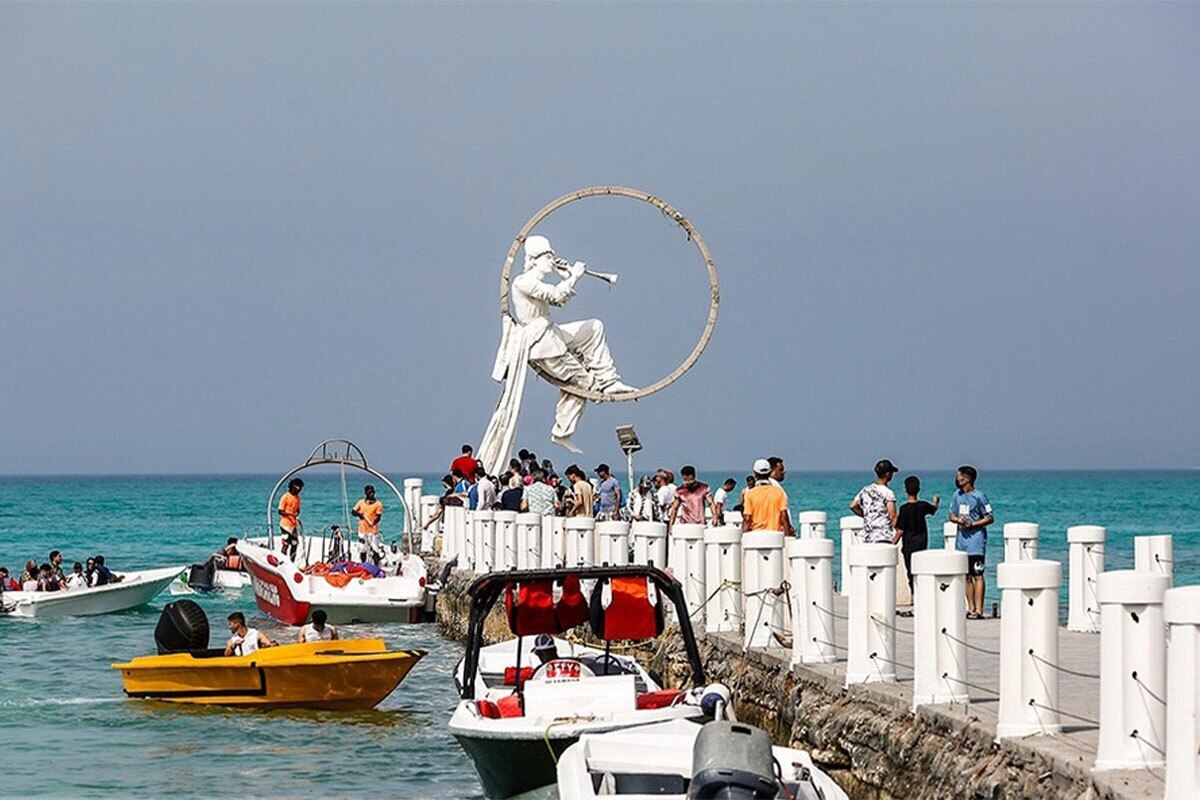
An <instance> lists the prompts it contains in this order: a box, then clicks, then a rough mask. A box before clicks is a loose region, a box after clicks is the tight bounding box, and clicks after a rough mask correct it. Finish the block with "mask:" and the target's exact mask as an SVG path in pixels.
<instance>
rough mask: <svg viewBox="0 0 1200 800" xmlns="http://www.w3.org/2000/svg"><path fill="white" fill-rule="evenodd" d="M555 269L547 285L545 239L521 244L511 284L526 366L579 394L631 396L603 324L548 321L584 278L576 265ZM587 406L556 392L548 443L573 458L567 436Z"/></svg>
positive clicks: (550, 267)
mask: <svg viewBox="0 0 1200 800" xmlns="http://www.w3.org/2000/svg"><path fill="white" fill-rule="evenodd" d="M559 263H560V265H561V262H559ZM560 268H561V269H563V270H564V271H565V275H564V277H563V278H562V280H560V281H558V282H557V283H547V282H546V278H548V277H549V276H550V274H551V273H552V272H555V270H556V264H555V259H554V248H552V247H551V246H550V240H549V239H547V238H546V237H545V236H530V237H529V238H527V239H526V240H525V272H524V273H522V274H521V275H518V276H517V277H516V278H515V279H514V280H513V282H512V287H513V289H512V309H513V316H514V317H515V318H516V321H517V323H518V324H520V325H521V326H522V327H523V328H524V329H525V331H524V332H525V337H526V341H527V342H529V361H530V363H535V364H537V366H538V367H539V368H540V369H541V371H542V372H544V373H545V374H547V375H548V376H550V377H551V378H553V379H554V380H556V381H559V382H561V383H564V384H569V385H571V386H577V387H579V388H580V389H591V390H593V391H599V392H603V393H605V394H619V393H622V392H632V391H634V388H633V387H632V386H627V385H626V384H624V383H622V382H621V376H620V375H619V374H618V373H617V367H616V365H615V364H614V363H613V358H612V354H611V353H610V352H609V350H608V342H607V341H606V340H605V338H604V323H603V322H601V321H600V320H598V319H583V320H579V321H577V322H566V323H563V324H562V325H555V324H554V321H553V320H551V319H550V306H563V305H566V304H567V301H568V300H570V299H571V298H572V297H574V296H575V283H576V281H578V280H579V278H580V277H582V275H583V271H584V264H583V262H581V261H576V262H575V263H574V264H571V265H570V266H567V267H560ZM586 404H587V401H585V400H584V399H583V398H581V397H577V396H575V395H573V394H568V393H567V392H560V393H559V396H558V405H557V406H556V407H555V409H554V429H553V430H552V431H551V435H550V440H551V441H552V442H555V443H556V444H560V445H562V446H563V447H565V448H566V449H568V450H570V451H571V452H573V453H578V452H580V451H579V448H577V447H576V446H575V444H574V442H572V441H571V436H572V435H573V434H574V433H575V428H576V426H577V425H578V424H579V418H580V417H581V416H582V415H583V409H584V406H585V405H586Z"/></svg>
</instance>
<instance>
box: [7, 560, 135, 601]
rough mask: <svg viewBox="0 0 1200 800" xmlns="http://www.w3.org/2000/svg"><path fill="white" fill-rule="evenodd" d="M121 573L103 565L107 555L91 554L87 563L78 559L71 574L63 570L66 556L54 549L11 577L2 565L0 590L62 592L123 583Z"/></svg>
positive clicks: (72, 566) (30, 561)
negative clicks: (43, 558)
mask: <svg viewBox="0 0 1200 800" xmlns="http://www.w3.org/2000/svg"><path fill="white" fill-rule="evenodd" d="M121 580H122V576H121V575H118V574H116V573H115V572H113V571H112V570H110V569H109V568H108V567H107V566H106V565H105V564H104V556H92V557H91V558H89V559H88V560H87V563H86V564H84V563H81V562H79V561H76V562H75V563H74V564H72V565H71V572H70V573H69V574H68V573H67V572H65V571H64V570H63V555H62V552H61V551H59V550H51V551H50V556H49V560H47V561H45V562H43V563H42V564H41V565H39V564H38V563H37V561H36V560H35V559H32V558H31V559H29V560H28V561H26V562H25V571H24V572H22V573H21V574H20V576H19V577H16V578H14V577H12V575H11V573H10V572H9V571H8V567H0V592H4V591H9V592H63V591H69V590H71V589H87V588H90V587H92V586H106V585H108V584H110V583H120V581H121Z"/></svg>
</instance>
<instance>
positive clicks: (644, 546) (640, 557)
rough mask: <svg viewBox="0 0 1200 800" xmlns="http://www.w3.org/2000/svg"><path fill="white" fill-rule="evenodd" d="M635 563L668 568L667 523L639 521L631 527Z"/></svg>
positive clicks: (630, 533)
mask: <svg viewBox="0 0 1200 800" xmlns="http://www.w3.org/2000/svg"><path fill="white" fill-rule="evenodd" d="M629 535H630V536H631V537H632V538H633V563H634V564H653V565H654V566H656V567H666V566H667V523H665V522H648V521H645V520H639V521H637V522H635V523H633V525H631V526H630V531H629Z"/></svg>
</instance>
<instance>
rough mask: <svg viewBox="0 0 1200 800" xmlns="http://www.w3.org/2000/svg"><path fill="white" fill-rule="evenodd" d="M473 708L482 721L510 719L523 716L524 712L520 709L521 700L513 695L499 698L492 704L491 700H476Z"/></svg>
mask: <svg viewBox="0 0 1200 800" xmlns="http://www.w3.org/2000/svg"><path fill="white" fill-rule="evenodd" d="M475 707H476V708H478V709H479V715H480V716H481V717H483V718H484V719H511V718H512V717H523V716H525V710H524V709H523V708H521V698H520V697H518V696H517V695H515V694H514V695H509V696H508V697H501V698H500V699H499V700H498V701H496V702H494V703H493V702H492V701H491V700H476V701H475Z"/></svg>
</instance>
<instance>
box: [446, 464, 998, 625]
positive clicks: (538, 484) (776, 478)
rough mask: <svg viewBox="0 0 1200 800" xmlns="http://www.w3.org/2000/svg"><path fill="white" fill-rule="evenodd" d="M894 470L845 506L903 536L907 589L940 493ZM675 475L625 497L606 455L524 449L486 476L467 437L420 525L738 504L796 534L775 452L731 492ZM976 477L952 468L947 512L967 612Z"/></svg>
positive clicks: (979, 532)
mask: <svg viewBox="0 0 1200 800" xmlns="http://www.w3.org/2000/svg"><path fill="white" fill-rule="evenodd" d="M899 471H900V470H899V468H898V467H897V466H896V465H895V464H893V463H892V462H891V461H890V460H889V459H886V458H885V459H882V460H880V461H879V462H877V463H876V464H875V480H874V481H872V482H871V483H869V484H867V485H866V486H864V487H862V489H860V490H859V492H858V493H857V494H856V495H855V496H854V499H853V500H852V501H851V502H850V510H851V511H852V512H853V513H855V514H857V515H858V516H860V517H862V518H863V541H864V542H867V543H877V542H882V543H888V544H893V545H899V547H900V552H901V555H902V557H903V559H904V566H905V568H906V570H907V572H908V575H909V578H908V580H909V587H910V588H911V587H912V555H913V553H916V552H919V551H921V550H925V549H927V548H928V547H929V528H928V522H927V519H928V518H929V517H931V516H933V515H935V514H936V513H937V512H938V510H939V508H940V507H941V498H940V496H939V495H937V494H934V495H933V498H932V502H930V501H928V500H923V499H922V498H921V479H920V478H919V477H918V476H916V475H909V476H907V477H906V478H905V479H904V482H903V485H904V493H905V502H904V503H903V504H900V503H898V502H897V499H896V493H895V492H894V491H893V490H892V488H891V486H890V484H891V482H892V480H893V479H894V478H895V476H896V475H897V474H898V473H899ZM679 476H680V478H681V479H682V480H681V481H680V482H679V483H676V479H675V473H674V472H673V471H672V470H669V469H657V470H655V471H654V473H653V474H651V475H643V476H642V477H641V479H640V480H639V481H638V483H637V486H636V488H635V489H634V490H633V492H632V493H631V494H630V495H629V497H624V496H623V493H622V490H621V485H620V483H619V482H618V481H617V479H616V478H615V477H613V474H612V471H611V470H610V469H609V466H608V465H607V464H599V465H597V466H596V468H595V469H594V470H593V471H592V477H589V476H588V475H587V473H585V472H584V470H583V469H582V468H580V467H579V466H578V465H576V464H572V465H571V466H569V467H567V468H566V469H565V470H564V471H563V474H562V476H560V475H559V474H558V473H557V472H556V471H555V469H554V465H553V464H552V463H551V462H550V460H549V459H541V460H539V459H538V457H537V455H536V454H535V453H532V452H530V451H529V450H525V449H522V450H521V451H520V452H519V453H518V454H517V457H516V458H513V459H512V460H511V461H510V462H509V464H508V468H507V469H505V470H504V471H503V472H502V473H500V474H499V475H489V474H488V471H487V470H486V469H485V468H484V466H483V464H481V463H480V462H479V461H477V460H476V459H475V457H474V449H473V448H472V446H471V445H469V444H464V445H463V446H462V454H461V455H460V456H458V457H457V458H455V459H454V461H453V462H452V463H451V464H450V472H449V473H448V474H447V475H446V476H445V477H444V478H442V486H443V494H442V497H441V500H440V506H439V511H438V513H437V514H436V515H435V516H434V517H433V518H432V519H430V520H428V521H427V523H426V526H427V527H428V526H430V525H433V524H434V523H436V521H437V520H438V519H439V518H440V517H441V515H442V511H443V510H444V509H445V507H446V506H463V507H466V508H468V509H492V510H497V511H499V510H504V511H528V512H532V513H535V514H542V515H546V514H552V515H560V516H568V517H578V516H586V517H594V518H595V519H597V520H610V519H623V520H630V521H641V520H649V521H655V522H665V523H667V525H668V526H673V525H675V524H676V523H700V524H714V525H724V524H726V521H727V516H729V517H732V515H730V514H729V512H738V513H739V514H740V518H741V528H742V530H743V531H756V530H777V531H782V532H783V533H784V534H785V535H786V536H795V535H796V528H795V525H794V524H793V522H792V514H791V509H790V502H789V498H788V495H787V491H786V490H785V489H784V488H783V482H784V480H785V479H786V478H787V465H786V464H785V463H784V460H783V459H782V458H781V457H779V456H770V457H768V458H760V459H757V460H756V461H755V462H754V466H753V468H752V470H751V472H750V474H749V475H747V476H746V477H745V480H744V485H743V486H742V488H741V490H740V492H739V493H738V494H737V495H736V496H735V495H734V491H735V490H737V488H738V482H737V480H736V479H734V478H726V479H725V480H724V481H722V483H721V485H720V486H719V487H718V488H717V490H716V491H712V489H711V488H710V487H709V485H708V484H706V483H704V482H703V481H700V480H698V479H697V477H696V468H695V467H694V466H692V465H690V464H688V465H685V466H683V467H681V468H680V470H679ZM978 478H979V472H978V470H976V469H975V467H973V466H971V465H969V464H964V465H962V466H960V467H959V468H958V469H957V470H956V472H955V476H954V483H955V488H956V490H955V493H954V496H953V498H951V501H950V514H949V517H948V519H949V521H950V522H952V523H954V524H955V525H957V526H958V533H957V537H956V540H955V547H956V549H957V550H959V551H961V552H964V553H966V555H967V564H968V571H967V609H968V613H967V616H968V618H970V619H982V618H983V597H984V569H985V555H986V552H987V529H988V526H989V525H992V524H994V522H995V517H994V515H993V513H992V506H991V501H990V500H989V499H988V496H987V495H986V494H985V493H984V492H982V491H980V490H979V489H978V488H976V486H975V482H976V481H977V480H978ZM734 500H736V502H732V501H734ZM902 613H911V612H902Z"/></svg>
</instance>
